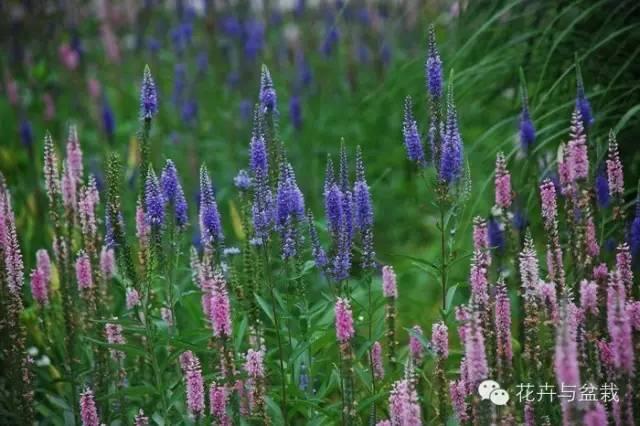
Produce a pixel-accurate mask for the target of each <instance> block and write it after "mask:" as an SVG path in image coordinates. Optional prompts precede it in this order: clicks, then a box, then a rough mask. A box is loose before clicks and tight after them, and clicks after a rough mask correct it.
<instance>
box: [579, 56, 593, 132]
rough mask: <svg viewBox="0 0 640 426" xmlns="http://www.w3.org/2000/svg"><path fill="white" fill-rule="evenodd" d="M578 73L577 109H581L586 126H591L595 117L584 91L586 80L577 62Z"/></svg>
mask: <svg viewBox="0 0 640 426" xmlns="http://www.w3.org/2000/svg"><path fill="white" fill-rule="evenodd" d="M576 73H577V90H576V109H577V110H578V111H580V116H581V117H582V121H583V123H584V125H585V127H586V128H589V127H591V125H592V124H593V121H594V118H593V113H592V112H591V104H590V103H589V99H587V95H586V94H585V92H584V82H583V80H582V73H581V72H580V64H576Z"/></svg>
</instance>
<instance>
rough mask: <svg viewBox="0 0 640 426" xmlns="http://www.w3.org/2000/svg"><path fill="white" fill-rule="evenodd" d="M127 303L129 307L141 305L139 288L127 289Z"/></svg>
mask: <svg viewBox="0 0 640 426" xmlns="http://www.w3.org/2000/svg"><path fill="white" fill-rule="evenodd" d="M126 305H127V309H133V308H135V307H136V306H139V305H140V294H139V293H138V290H136V289H135V288H131V287H129V288H127V291H126Z"/></svg>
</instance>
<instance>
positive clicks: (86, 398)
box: [80, 387, 100, 426]
mask: <svg viewBox="0 0 640 426" xmlns="http://www.w3.org/2000/svg"><path fill="white" fill-rule="evenodd" d="M80 419H81V420H82V426H100V418H99V417H98V409H97V408H96V402H95V400H94V398H93V392H92V391H91V389H89V388H88V387H85V389H84V391H83V392H82V393H81V394H80Z"/></svg>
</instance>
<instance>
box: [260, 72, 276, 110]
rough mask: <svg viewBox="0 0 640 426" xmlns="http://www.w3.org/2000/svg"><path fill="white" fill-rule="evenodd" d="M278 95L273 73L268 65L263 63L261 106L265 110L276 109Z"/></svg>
mask: <svg viewBox="0 0 640 426" xmlns="http://www.w3.org/2000/svg"><path fill="white" fill-rule="evenodd" d="M277 100H278V97H277V95H276V89H275V88H274V87H273V80H272V79H271V73H270V72H269V69H268V68H267V67H266V65H262V73H261V75H260V106H261V107H262V110H263V111H264V112H270V111H274V110H276V109H277V108H276V104H277Z"/></svg>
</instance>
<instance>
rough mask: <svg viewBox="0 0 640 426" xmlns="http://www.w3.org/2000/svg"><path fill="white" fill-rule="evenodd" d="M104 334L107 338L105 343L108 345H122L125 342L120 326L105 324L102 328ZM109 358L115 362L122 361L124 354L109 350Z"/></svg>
mask: <svg viewBox="0 0 640 426" xmlns="http://www.w3.org/2000/svg"><path fill="white" fill-rule="evenodd" d="M104 334H105V335H106V336H107V343H109V344H110V345H124V344H125V343H126V341H125V340H124V336H123V335H122V326H121V325H120V324H112V323H107V324H105V326H104ZM109 352H110V353H111V358H113V359H114V360H116V361H120V360H123V359H124V357H125V354H124V352H122V351H119V350H117V349H110V351H109Z"/></svg>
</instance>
